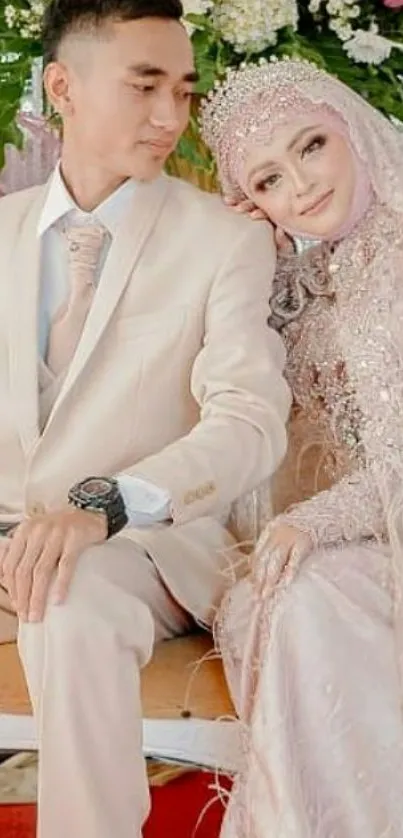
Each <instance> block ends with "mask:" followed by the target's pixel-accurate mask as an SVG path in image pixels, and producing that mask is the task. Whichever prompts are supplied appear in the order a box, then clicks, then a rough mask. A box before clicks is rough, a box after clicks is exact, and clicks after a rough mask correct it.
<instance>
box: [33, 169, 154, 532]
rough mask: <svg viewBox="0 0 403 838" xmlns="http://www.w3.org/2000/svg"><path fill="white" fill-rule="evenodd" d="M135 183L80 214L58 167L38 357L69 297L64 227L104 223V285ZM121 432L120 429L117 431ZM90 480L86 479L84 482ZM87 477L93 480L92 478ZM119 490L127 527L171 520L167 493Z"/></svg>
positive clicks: (46, 235) (44, 250)
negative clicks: (109, 257) (111, 250)
mask: <svg viewBox="0 0 403 838" xmlns="http://www.w3.org/2000/svg"><path fill="white" fill-rule="evenodd" d="M135 189H136V184H135V182H134V181H133V180H128V181H126V183H124V184H123V185H122V186H120V187H119V189H117V190H116V192H114V193H113V194H112V195H110V196H109V198H107V199H106V201H103V203H102V204H100V205H99V206H98V207H97V208H96V209H95V210H94V211H93V212H91V213H89V212H84V211H83V210H81V209H80V208H79V207H78V206H77V204H76V203H75V201H74V199H73V198H72V196H71V195H70V193H69V192H68V190H67V188H66V186H65V184H64V182H63V179H62V176H61V173H60V167H59V166H58V167H57V169H56V170H55V172H54V174H53V177H52V180H51V183H50V188H49V192H48V196H47V199H46V202H45V205H44V207H43V210H42V213H41V217H40V219H39V224H38V236H39V237H40V239H41V293H40V300H39V330H38V331H39V352H40V355H41V357H42V358H45V356H46V349H47V343H48V336H49V329H50V324H51V322H52V319H53V317H54V315H55V313H56V311H57V309H58V308H59V307H60V306H61V305H62V303H63V302H64V301H65V300H66V298H67V296H68V294H69V279H68V264H67V259H66V255H65V243H64V238H63V235H62V232H61V229H60V221H61V220H62V219H63V224H67V225H69V224H72V225H73V224H74V225H77V224H82V225H85V224H94V223H100V224H102V225H103V226H104V227H105V229H106V230H107V233H108V235H107V236H106V240H105V245H104V249H103V252H102V254H101V259H100V262H99V265H98V271H97V275H96V277H95V282H96V283H97V282H98V281H99V280H100V277H101V273H102V268H103V266H104V264H105V260H106V257H107V254H108V251H109V248H110V246H111V242H112V239H113V237H114V236H115V235H116V232H117V229H118V226H119V222H120V219H121V217H122V216H123V214H124V212H125V209H126V207H127V206H128V204H129V203H130V201H131V197H132V194H133V191H134V190H135ZM116 432H117V433H119V431H118V429H117V430H116ZM86 476H87V475H85V474H84V475H83V479H84V478H85V477H86ZM88 476H89V475H88ZM119 488H120V491H121V493H122V495H123V499H124V501H125V505H126V512H127V515H128V518H129V526H132V527H146V526H150V525H151V524H153V523H159V522H161V521H165V520H167V519H168V518H169V517H170V498H169V496H168V495H167V493H166V492H165V491H163V490H162V489H159V488H157V487H156V486H153V485H151V484H149V483H147V482H146V481H144V480H141V479H140V478H137V477H131V476H129V475H127V476H126V475H124V476H121V477H119Z"/></svg>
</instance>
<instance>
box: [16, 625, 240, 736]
mask: <svg viewBox="0 0 403 838" xmlns="http://www.w3.org/2000/svg"><path fill="white" fill-rule="evenodd" d="M213 652H214V650H213V645H212V641H211V637H210V636H209V635H208V634H207V633H204V632H200V633H195V634H191V635H188V636H186V637H180V638H175V639H174V640H168V641H165V642H163V643H159V644H158V645H157V647H156V649H155V653H154V657H153V659H152V661H151V662H150V663H149V664H148V666H147V667H146V668H145V669H144V671H143V674H142V680H141V687H142V701H143V713H144V718H145V719H181V718H189V717H193V718H197V719H206V720H213V719H217V718H221V717H228V716H230V717H234V715H235V711H234V708H233V705H232V702H231V699H230V697H229V694H228V689H227V686H226V683H225V678H224V673H223V668H222V664H221V661H220V660H219V659H217V658H215V659H212V658H211V657H209V656H210V655H211V654H212V653H213ZM206 656H207V659H206ZM2 713H3V714H12V715H31V713H32V710H31V705H30V701H29V697H28V692H27V688H26V683H25V678H24V674H23V671H22V668H21V664H20V661H19V657H18V652H17V647H16V644H14V643H10V644H5V645H4V646H0V714H2Z"/></svg>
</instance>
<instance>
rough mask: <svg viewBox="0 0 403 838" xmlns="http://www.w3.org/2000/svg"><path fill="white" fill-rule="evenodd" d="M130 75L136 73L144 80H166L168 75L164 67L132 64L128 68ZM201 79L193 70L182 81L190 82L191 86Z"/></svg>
mask: <svg viewBox="0 0 403 838" xmlns="http://www.w3.org/2000/svg"><path fill="white" fill-rule="evenodd" d="M128 70H129V72H130V73H135V74H136V76H143V78H166V77H167V76H168V73H167V72H166V70H163V69H162V67H157V66H156V65H154V64H146V63H144V64H131V65H130V67H128ZM199 79H200V76H199V73H197V72H196V70H191V71H190V72H189V73H185V74H184V75H183V76H182V78H181V81H184V82H188V83H189V84H196V82H198V81H199Z"/></svg>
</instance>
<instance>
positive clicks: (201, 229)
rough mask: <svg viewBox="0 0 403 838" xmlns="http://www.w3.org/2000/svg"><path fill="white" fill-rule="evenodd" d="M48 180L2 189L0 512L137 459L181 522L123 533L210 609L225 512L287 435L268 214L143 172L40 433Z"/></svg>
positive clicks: (37, 505) (169, 579)
mask: <svg viewBox="0 0 403 838" xmlns="http://www.w3.org/2000/svg"><path fill="white" fill-rule="evenodd" d="M47 189H48V186H47V185H45V186H43V187H35V188H33V189H30V190H27V191H24V192H20V193H15V194H13V195H10V196H8V197H6V198H2V200H1V201H0V399H1V412H0V465H1V471H0V520H1V519H5V520H9V519H10V518H12V519H14V518H15V519H20V518H21V517H22V516H24V515H26V514H31V513H32V512H35V511H41V510H52V509H56V508H60V507H63V506H64V505H65V504H66V498H67V492H68V489H69V488H70V486H72V484H74V483H75V482H76V481H78V480H81V479H83V478H85V477H86V476H89V475H103V474H105V475H118V474H121V473H124V474H133V475H139V476H141V477H143V478H144V479H146V480H148V481H150V482H151V483H154V484H155V485H157V486H160V487H162V488H164V489H166V490H167V492H168V493H169V495H170V497H171V498H172V517H173V524H172V525H163V526H159V527H155V528H153V529H150V530H133V529H131V530H130V529H128V530H126V531H125V535H127V536H128V537H130V538H133V539H134V540H135V541H137V542H140V543H141V544H142V545H144V546H145V548H146V549H147V550H148V551H149V553H150V554H151V555H152V556H153V558H154V560H155V561H156V563H157V565H158V567H159V569H160V572H161V574H162V576H163V577H164V579H165V581H166V583H167V584H168V586H169V587H170V589H171V590H172V592H173V593H174V594H175V596H176V597H177V598H178V600H179V601H180V602H181V603H182V604H184V605H185V606H186V608H187V609H188V610H190V611H191V612H192V613H194V614H195V615H196V616H197V617H198V618H200V619H203V620H204V619H205V620H209V619H211V616H212V613H213V610H214V605H215V604H217V602H218V601H219V599H220V596H221V595H222V593H223V591H224V588H225V585H226V584H228V581H229V574H228V573H227V572H226V571H227V569H228V566H229V564H232V563H234V551H233V550H232V551H231V550H229V549H228V548H229V547H230V545H231V540H230V537H229V535H228V533H227V531H226V530H225V528H224V526H223V524H222V521H223V520H224V517H225V515H226V513H227V511H228V508H229V506H230V504H231V503H232V502H233V501H234V500H235V499H236V498H238V497H239V496H241V495H243V494H244V493H246V492H248V491H249V490H250V489H252V488H254V487H255V486H256V485H257V484H259V483H260V482H261V481H263V480H264V479H266V478H267V477H268V476H269V475H270V474H271V473H273V471H274V470H275V468H276V467H277V465H278V464H279V462H280V460H281V458H282V456H283V454H284V451H285V445H286V436H285V421H286V418H287V413H288V409H289V392H288V388H287V386H286V384H285V382H284V380H283V378H282V366H283V364H284V351H283V348H282V345H281V343H280V341H279V339H278V338H277V336H276V335H275V334H274V333H272V332H270V330H269V329H268V327H267V325H266V320H267V313H268V302H267V301H268V298H269V295H270V286H271V280H272V276H273V272H274V267H275V248H274V244H273V237H272V234H271V230H270V228H269V225H268V224H265V223H256V222H251V221H249V220H247V219H244V218H241V217H238V216H236V215H235V213H233V212H231V211H230V210H227V209H226V208H225V207H223V206H222V204H221V201H220V199H219V198H217V197H215V196H211V195H207V194H204V193H202V192H201V191H199V190H197V189H196V188H194V187H193V186H190V185H189V184H187V183H184V182H182V181H179V180H176V179H170V178H168V177H161V178H159V179H158V180H156V181H154V182H153V183H149V184H143V185H140V184H139V186H138V189H136V191H135V195H134V198H133V202H132V205H131V206H130V210H129V211H128V212H127V213H126V215H125V218H124V220H123V221H122V223H121V226H120V229H119V231H118V233H117V235H116V236H115V238H114V240H113V243H112V246H111V249H110V252H109V256H108V259H107V262H106V265H105V267H104V270H103V273H102V276H101V280H100V284H99V287H98V290H97V294H96V297H95V301H94V303H93V306H92V308H91V311H90V314H89V317H88V320H87V323H86V326H85V329H84V332H83V335H82V339H81V342H80V344H79V346H78V349H77V352H76V354H75V357H74V359H73V361H72V363H71V366H70V368H69V370H68V373H67V376H66V378H65V380H64V383H63V385H62V388H61V390H60V392H59V395H58V396H57V398H56V401H55V403H54V405H53V409H52V411H51V413H50V416H49V419H48V422H47V424H46V426H45V428H44V430H43V433H42V434H40V432H39V426H38V334H37V320H38V317H37V311H38V294H39V278H40V240H39V238H38V235H37V225H38V219H39V216H40V212H41V208H42V206H43V202H44V199H45V196H46V191H47Z"/></svg>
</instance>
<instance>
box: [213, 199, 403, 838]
mask: <svg viewBox="0 0 403 838" xmlns="http://www.w3.org/2000/svg"><path fill="white" fill-rule="evenodd" d="M371 222H372V219H371ZM366 223H367V224H368V220H367V222H366ZM377 226H378V231H379V234H380V238H379V239H377V242H378V245H379V242H380V240H381V238H383V243H382V246H381V248H380V251H379V252H378V256H377V258H379V259H380V260H381V259H382V251H383V250H384V249H385V250H387V248H388V246H389V241H388V236H387V234H386V233H387V229H388V219H387V215H383V216H382V217H381V218H379V219H378V222H377ZM368 229H371V230H373V224H372V223H371V224H369V225H368ZM360 234H361V231H358V232H357V247H361V246H362V240H361V238H360ZM401 246H402V248H403V230H402V240H401ZM402 253H403V250H402ZM334 256H336V254H335V255H334ZM328 259H330V261H331V264H332V257H331V255H330V254H329V253H326V249H321V251H320V252H319V253H316V254H314V255H313V254H307V256H306V258H305V260H304V258H303V257H301V263H300V266H299V271H300V274H299V277H300V279H301V281H302V282H305V285H306V288H307V290H308V289H309V288H310V289H311V290H308V302H307V304H306V306H305V308H304V311H303V312H302V314H301V316H300V317H299V318H298V319H296V320H293V321H292V322H291V323H289V324H288V325H285V326H283V328H282V330H281V331H282V335H283V337H284V340H285V343H286V347H287V352H288V364H287V377H288V380H289V383H290V385H291V387H292V390H293V394H294V408H293V414H292V418H291V421H290V447H289V452H288V455H287V458H286V461H285V463H284V464H283V467H282V469H280V472H279V474H278V475H277V478H276V481H275V485H274V490H273V504H274V509H275V511H276V512H278V511H279V509H282V508H283V506H284V501H285V502H286V505H288V504H289V503H290V502H294V503H295V501H297V500H299V502H297V503H295V506H293V508H292V509H291V510H290V511H289V512H288V513H286V514H283V515H281V518H282V519H283V520H284V521H286V522H289V523H293V524H295V525H296V526H298V527H300V528H301V529H308V530H309V532H310V533H311V534H312V535H313V536H314V539H315V543H316V545H317V549H316V551H315V553H314V554H313V555H312V556H311V557H310V558H309V559H307V560H305V562H304V564H303V566H302V567H301V568H299V569H298V570H297V569H294V570H291V573H290V574H289V576H287V574H284V575H283V577H281V575H280V578H279V580H278V583H277V585H276V586H275V588H274V591H272V590H269V591H266V593H265V592H263V593H261V595H260V596H259V595H258V594H257V593H256V591H255V590H254V588H253V586H252V584H251V582H250V581H249V580H248V579H246V580H243V581H242V582H240V583H238V585H237V586H235V587H234V588H233V589H232V591H231V593H230V594H229V595H228V596H227V599H226V600H225V602H224V603H223V605H222V609H221V613H220V614H219V617H218V620H217V626H216V633H217V641H218V645H219V646H220V649H221V651H222V655H223V659H224V664H225V668H226V673H227V677H228V680H229V683H230V687H231V691H232V694H233V696H234V700H235V703H236V706H237V710H238V712H239V715H240V719H241V722H244V723H245V732H244V742H245V771H244V773H243V774H242V776H239V777H238V778H237V780H236V782H235V789H234V791H233V794H232V798H231V801H230V803H229V808H228V811H227V815H226V818H225V821H224V826H223V830H222V838H363V836H365V838H381V836H382V838H402V836H403V722H402V711H401V692H400V684H399V677H398V667H397V662H396V654H395V631H394V627H393V579H392V571H391V562H390V549H389V546H388V544H387V540H386V538H385V537H384V516H383V511H382V503H381V499H380V496H379V492H378V489H377V485H376V481H375V480H374V478H373V476H372V475H371V470H370V468H369V467H368V465H367V464H366V462H365V452H364V450H363V445H362V437H361V433H360V428H361V425H362V421H363V417H362V412H361V409H360V407H359V405H358V402H357V399H356V396H355V391H354V386H353V385H352V380H351V378H349V376H348V373H347V366H348V365H347V364H346V361H345V359H344V358H343V355H342V352H341V347H340V334H341V330H342V329H344V328H346V329H349V330H351V331H352V332H353V331H354V329H355V327H356V325H357V324H360V330H361V328H362V329H363V330H364V329H365V328H367V329H368V332H367V334H364V333H361V334H360V335H357V343H354V348H353V349H352V352H353V353H354V354H355V356H356V358H355V361H356V362H357V363H360V364H364V365H365V364H368V392H367V396H368V410H370V409H371V410H373V411H374V414H376V413H377V412H378V411H376V409H375V404H374V402H375V401H376V402H377V403H378V404H379V405H382V404H385V403H386V402H385V400H387V397H388V390H387V386H388V385H387V381H383V380H381V379H380V378H379V374H377V368H376V366H375V367H374V365H373V356H372V354H371V352H367V349H366V347H367V345H368V344H367V341H369V342H370V341H371V329H372V325H371V324H372V322H373V321H372V320H371V316H372V311H371V307H372V306H376V305H377V298H376V297H375V296H374V297H373V298H372V302H371V304H370V305H369V307H368V290H369V289H368V288H366V289H365V292H364V289H363V287H361V288H359V287H356V288H354V289H353V288H350V289H347V287H346V285H345V284H343V277H342V276H341V275H340V279H339V277H338V276H337V271H335V272H334V273H333V274H329V273H325V272H323V275H322V278H321V283H320V286H318V287H316V288H315V289H314V288H313V285H312V276H313V273H314V271H313V270H312V268H310V267H309V265H310V262H312V261H313V263H315V262H316V263H317V262H318V261H320V263H321V265H324V264H325V262H326V261H327V260H328ZM304 261H305V265H304ZM334 264H336V263H334ZM402 264H403V260H402ZM295 267H296V266H295V259H290V260H283V264H282V267H280V268H279V272H278V278H279V281H280V278H281V285H282V288H283V289H284V287H285V285H287V280H286V274H287V272H288V273H289V274H290V276H291V274H292V275H293V276H294V277H295ZM304 271H306V273H305V277H304ZM374 290H375V289H374ZM389 291H390V296H389V306H384V305H383V306H382V307H381V310H379V311H378V312H377V316H376V318H375V322H376V327H375V328H376V329H378V326H379V324H380V323H381V321H382V320H383V318H385V317H386V318H388V317H389V311H390V305H391V304H392V301H393V300H394V299H396V296H395V295H396V291H397V288H393V287H392V286H391V287H390V289H389ZM315 292H316V293H315ZM402 300H403V290H402ZM347 314H348V323H346V322H345V317H346V315H347ZM402 314H403V307H402V311H401V315H402ZM366 318H367V320H366ZM273 320H274V324H276V317H275V316H274V318H273ZM399 321H400V324H401V323H402V322H403V321H402V319H401V318H397V320H396V327H397V328H399V325H400V324H399ZM365 324H367V325H365ZM400 327H401V325H400ZM361 347H362V349H361ZM364 368H365V367H364ZM402 385H403V378H402ZM402 404H403V402H402ZM376 418H377V417H376V415H373V417H372V419H373V421H376ZM304 498H306V499H305V500H304ZM277 520H278V518H277ZM262 540H264V533H263V536H262ZM262 556H264V550H263V552H262Z"/></svg>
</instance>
